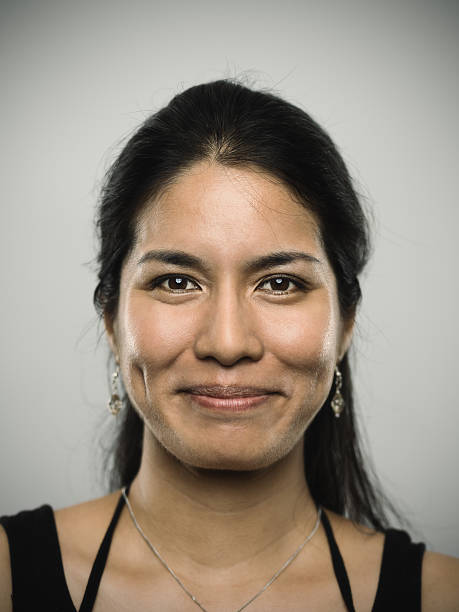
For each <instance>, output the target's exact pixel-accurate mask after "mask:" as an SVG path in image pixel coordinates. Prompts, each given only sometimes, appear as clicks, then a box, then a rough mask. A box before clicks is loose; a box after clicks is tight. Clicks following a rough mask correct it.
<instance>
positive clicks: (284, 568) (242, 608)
mask: <svg viewBox="0 0 459 612" xmlns="http://www.w3.org/2000/svg"><path fill="white" fill-rule="evenodd" d="M121 493H122V494H123V497H124V501H125V502H126V506H127V509H128V510H129V514H130V515H131V519H132V522H133V523H134V526H135V528H136V529H137V531H138V532H139V533H140V535H141V536H142V538H143V539H144V541H145V543H146V544H147V546H148V548H149V549H150V550H151V551H152V553H153V554H154V555H155V556H156V557H157V558H158V559H159V561H160V562H161V563H162V565H163V566H164V567H165V568H166V569H167V571H168V572H169V574H170V575H171V576H172V577H173V578H174V580H175V581H176V582H177V584H178V585H179V586H180V587H181V588H182V589H183V590H184V591H185V593H186V594H187V595H188V597H189V598H190V599H191V600H192V601H193V602H194V603H195V604H196V605H197V606H198V607H199V608H201V610H202V611H203V612H208V611H207V610H206V608H205V607H204V606H203V605H202V604H201V603H200V602H199V601H198V600H197V598H196V597H195V596H194V595H193V594H192V593H191V592H190V591H189V590H188V589H187V588H186V586H185V585H184V584H183V582H182V581H181V580H180V578H179V577H178V576H177V574H176V573H175V572H174V570H173V569H171V568H170V567H169V566H168V565H167V563H166V561H165V560H164V559H163V558H162V557H161V555H160V554H159V552H158V550H157V549H156V548H155V547H154V546H153V544H152V543H151V542H150V540H149V539H148V538H147V536H146V535H145V533H144V531H143V529H142V527H141V526H140V525H139V523H138V522H137V519H136V517H135V514H134V510H133V509H132V506H131V504H130V502H129V499H128V497H127V495H126V487H123V488H122V489H121ZM321 514H322V508H321V507H320V506H319V508H318V510H317V520H316V523H315V525H314V527H313V529H312V531H311V533H310V534H309V535H308V536H307V538H306V539H305V540H304V541H303V543H302V544H301V545H300V546H299V547H298V548H297V549H296V551H295V552H294V553H293V555H291V556H290V557H289V558H288V559H287V561H286V562H285V563H284V565H283V566H282V567H281V568H280V569H278V570H277V572H276V573H275V574H274V575H273V576H272V578H270V579H269V580H268V582H267V583H266V584H265V585H264V587H262V588H261V589H260V590H259V591H258V592H257V593H256V594H255V595H254V596H253V597H251V598H250V599H249V600H248V601H246V602H245V604H244V605H242V606H241V607H240V608H238V609H237V610H236V612H241V610H244V609H245V608H247V606H248V605H249V604H251V603H252V601H254V600H255V599H257V597H259V596H260V595H261V594H262V593H263V592H264V591H266V589H267V588H268V587H270V586H271V585H272V583H273V582H274V581H275V580H276V578H278V577H279V576H280V575H281V574H282V572H283V571H284V570H286V569H287V567H288V566H289V565H290V564H291V563H292V561H294V560H295V559H296V557H297V556H298V555H299V554H300V552H301V551H302V550H303V548H304V546H305V545H306V544H307V542H309V540H311V539H312V537H313V536H314V534H315V533H316V531H317V529H318V528H319V524H320V517H321Z"/></svg>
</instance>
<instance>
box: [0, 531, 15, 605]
mask: <svg viewBox="0 0 459 612" xmlns="http://www.w3.org/2000/svg"><path fill="white" fill-rule="evenodd" d="M12 590H13V588H12V583H11V562H10V549H9V545H8V538H7V536H6V532H5V530H4V529H3V527H2V525H0V611H1V612H10V611H11V610H12V609H13V605H12V603H11V593H12Z"/></svg>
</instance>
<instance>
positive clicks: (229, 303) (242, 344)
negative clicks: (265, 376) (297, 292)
mask: <svg viewBox="0 0 459 612" xmlns="http://www.w3.org/2000/svg"><path fill="white" fill-rule="evenodd" d="M250 309H251V306H250V304H249V303H247V300H245V299H244V298H243V297H241V296H240V295H238V294H237V292H236V291H235V290H234V288H231V287H226V288H224V289H222V290H220V291H219V292H218V293H216V294H215V296H213V297H210V298H209V302H208V309H206V310H205V312H203V316H202V322H201V326H200V329H199V332H198V334H197V335H196V341H195V345H194V351H195V354H196V356H197V357H198V358H199V359H206V358H209V357H212V358H214V359H216V360H217V361H218V362H219V363H220V364H222V365H224V366H231V365H234V364H235V363H237V362H238V361H239V360H241V359H244V358H248V359H250V360H253V361H258V360H259V359H261V357H262V355H263V344H262V342H261V339H260V338H259V337H258V334H257V333H256V330H255V326H254V325H253V323H254V321H253V312H252V311H251V310H250Z"/></svg>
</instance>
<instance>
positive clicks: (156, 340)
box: [0, 81, 459, 612]
mask: <svg viewBox="0 0 459 612" xmlns="http://www.w3.org/2000/svg"><path fill="white" fill-rule="evenodd" d="M98 227H99V230H100V239H101V245H100V252H99V264H100V268H99V284H98V286H97V288H96V291H95V296H94V298H95V304H96V307H97V308H98V310H99V312H100V313H101V314H102V315H103V318H104V322H105V327H106V331H107V337H108V341H109V343H110V347H111V350H112V353H113V357H114V374H113V379H112V382H113V389H112V395H111V398H110V402H109V408H110V410H111V411H112V412H113V413H114V414H117V413H118V412H121V414H120V417H118V418H120V419H121V429H120V434H119V438H118V440H117V447H116V451H115V463H114V480H113V482H114V484H115V486H116V487H123V489H122V492H121V493H120V491H119V490H117V491H115V492H114V493H112V494H111V495H107V496H105V497H103V498H101V499H97V500H94V501H90V502H88V503H84V504H81V505H78V506H75V507H71V508H66V509H63V510H59V511H56V512H55V513H53V511H52V510H51V508H50V507H49V506H44V507H42V508H40V509H38V510H35V511H32V512H26V513H20V514H19V515H17V516H16V517H4V518H3V520H2V524H3V527H4V529H3V530H2V531H1V540H0V545H1V547H0V550H1V556H0V559H1V563H2V568H3V571H2V578H1V580H2V582H1V586H0V591H1V592H2V599H1V600H0V601H1V610H2V611H3V610H12V609H14V610H26V609H27V610H30V609H32V607H33V608H34V609H40V610H60V611H62V610H71V611H75V610H81V611H88V610H94V611H95V612H104V611H118V610H119V611H128V610H129V611H132V610H135V611H140V612H143V611H149V610H165V611H179V610H180V611H188V610H189V611H190V612H191V611H193V610H196V609H197V608H198V607H199V608H201V609H202V610H209V611H213V610H218V611H223V610H225V611H226V610H228V611H234V610H243V609H245V608H248V609H251V610H253V611H254V612H255V611H256V610H263V611H266V610H291V611H298V610H306V609H307V610H314V611H317V612H319V611H322V610H323V611H325V610H326V611H327V612H330V611H335V610H336V611H338V610H399V609H400V610H401V609H403V610H421V609H422V610H423V611H430V610H435V611H437V610H457V609H458V600H459V591H458V586H457V584H458V583H459V580H457V578H458V573H459V571H458V563H459V562H458V561H457V560H455V559H453V558H451V557H446V556H444V555H439V554H434V553H431V552H424V549H425V547H424V545H423V544H414V543H412V542H411V541H410V539H409V536H408V535H407V534H405V533H404V532H401V531H397V530H390V529H388V525H387V519H386V516H385V513H384V504H383V502H384V500H383V498H382V496H381V495H380V493H378V492H377V490H376V488H375V486H374V485H373V484H372V482H371V480H370V478H369V476H368V475H367V472H366V470H365V467H364V465H363V462H362V458H361V454H360V451H359V443H358V438H357V431H356V427H355V423H354V416H353V403H352V386H351V372H350V368H349V363H348V356H347V352H348V349H349V346H350V344H351V339H352V332H353V326H354V320H355V314H356V308H357V305H358V302H359V299H360V288H359V282H358V278H357V277H358V274H359V273H360V272H361V270H362V268H363V267H364V265H365V263H366V260H367V257H368V252H369V243H368V232H367V226H366V220H365V217H364V215H363V213H362V210H361V207H360V205H359V202H358V200H357V197H356V195H355V193H354V191H353V188H352V185H351V181H350V178H349V176H348V173H347V170H346V168H345V166H344V163H343V161H342V159H341V157H340V156H339V154H338V152H337V150H336V148H335V147H334V145H333V143H332V142H331V140H330V138H329V137H328V136H327V134H325V133H324V131H323V130H322V129H321V128H320V127H319V126H318V125H317V124H316V123H315V122H314V121H313V120H312V119H311V118H310V117H309V116H308V115H306V114H305V113H304V112H303V111H301V110H300V109H298V108H296V107H294V106H292V105H290V104H288V103H286V102H285V101H283V100H281V99H279V98H277V97H275V96H273V95H270V94H267V93H262V92H256V91H251V90H250V89H248V88H246V87H244V86H242V85H241V84H238V83H234V82H230V81H217V82H215V83H209V84H205V85H200V86H197V87H193V88H191V89H189V90H187V91H185V92H184V93H182V94H180V95H178V96H176V97H175V98H174V99H173V100H172V102H171V103H170V104H169V105H168V106H167V107H165V108H164V109H162V110H161V111H159V112H158V113H157V114H155V115H154V116H152V117H151V118H149V119H148V120H147V121H146V122H145V124H144V125H143V126H141V128H140V129H139V130H138V131H137V132H136V133H135V134H134V136H133V137H132V138H131V140H130V141H129V142H128V144H127V145H126V147H125V148H124V150H123V151H122V153H121V155H120V156H119V158H118V160H117V161H116V162H115V164H114V165H113V167H112V168H111V170H110V172H109V174H108V177H107V180H106V184H105V186H104V190H103V194H102V199H101V205H100V210H99V219H98ZM121 381H122V383H123V385H124V388H125V391H126V395H125V396H124V397H123V400H121V399H120V397H122V394H121V391H120V390H119V388H120V386H119V385H120V382H121ZM56 529H57V530H56ZM10 568H11V569H10ZM88 577H89V578H88ZM11 593H12V600H13V602H14V605H13V604H12V603H11V597H10V594H11ZM421 599H422V604H421Z"/></svg>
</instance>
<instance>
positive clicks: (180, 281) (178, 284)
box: [150, 274, 199, 293]
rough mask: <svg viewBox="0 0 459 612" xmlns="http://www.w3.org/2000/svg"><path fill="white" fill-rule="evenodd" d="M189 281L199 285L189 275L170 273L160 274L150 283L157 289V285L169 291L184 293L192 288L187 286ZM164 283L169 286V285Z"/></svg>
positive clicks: (151, 286)
mask: <svg viewBox="0 0 459 612" xmlns="http://www.w3.org/2000/svg"><path fill="white" fill-rule="evenodd" d="M188 283H193V284H194V285H195V287H198V285H197V284H196V283H195V282H194V281H192V280H191V279H190V278H188V277H187V276H180V275H179V274H168V275H166V276H159V277H158V278H155V279H154V280H153V281H152V282H151V283H150V288H151V289H155V288H156V287H159V288H160V289H163V290H164V291H169V293H183V292H186V291H189V290H190V288H189V287H188V286H187V285H188ZM163 285H169V286H168V287H167V286H163ZM198 288H199V287H198Z"/></svg>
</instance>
